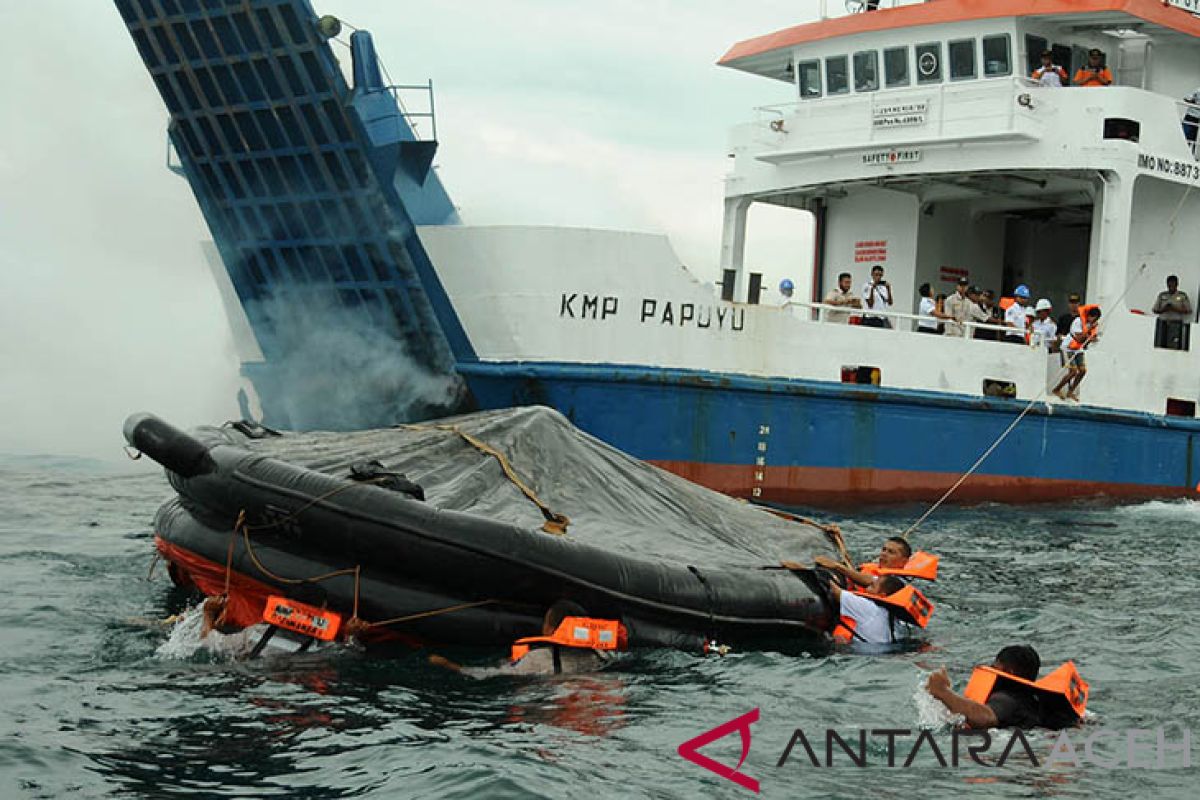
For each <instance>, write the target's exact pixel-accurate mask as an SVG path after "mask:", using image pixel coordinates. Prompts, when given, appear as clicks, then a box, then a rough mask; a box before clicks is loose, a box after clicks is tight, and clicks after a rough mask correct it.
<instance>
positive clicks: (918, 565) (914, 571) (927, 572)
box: [858, 550, 939, 581]
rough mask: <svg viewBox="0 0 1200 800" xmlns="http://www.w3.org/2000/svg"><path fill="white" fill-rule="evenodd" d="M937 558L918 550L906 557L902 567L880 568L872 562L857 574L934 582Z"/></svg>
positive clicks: (864, 565) (861, 568) (863, 566)
mask: <svg viewBox="0 0 1200 800" xmlns="http://www.w3.org/2000/svg"><path fill="white" fill-rule="evenodd" d="M938 561H939V558H938V556H935V555H933V554H932V553H926V552H924V551H922V550H918V551H917V552H915V553H913V554H912V555H911V556H909V557H908V561H906V562H904V566H903V567H881V566H879V565H878V564H877V563H875V562H874V561H869V562H867V563H866V564H862V565H861V566H859V568H858V571H859V572H865V573H866V574H868V575H875V576H879V575H897V576H899V577H901V578H920V579H921V580H926V581H936V580H937V572H938Z"/></svg>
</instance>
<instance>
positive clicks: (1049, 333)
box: [1033, 297, 1058, 353]
mask: <svg viewBox="0 0 1200 800" xmlns="http://www.w3.org/2000/svg"><path fill="white" fill-rule="evenodd" d="M1034 311H1035V312H1036V313H1037V316H1036V317H1035V318H1034V320H1033V337H1034V340H1035V343H1036V342H1040V343H1041V344H1042V346H1043V347H1045V348H1046V349H1047V350H1049V351H1050V352H1052V353H1053V352H1055V351H1056V350H1058V323H1056V322H1055V321H1054V320H1053V319H1051V318H1050V316H1051V312H1053V311H1054V306H1052V305H1050V301H1049V300H1047V299H1046V298H1044V297H1043V298H1042V299H1041V300H1038V301H1037V305H1036V306H1034Z"/></svg>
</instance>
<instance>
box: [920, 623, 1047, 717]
mask: <svg viewBox="0 0 1200 800" xmlns="http://www.w3.org/2000/svg"><path fill="white" fill-rule="evenodd" d="M992 668H993V669H996V670H999V671H1000V672H1004V673H1007V674H1009V675H1013V676H1015V677H1018V678H1024V679H1025V680H1027V681H1036V680H1037V677H1038V671H1039V670H1040V669H1041V668H1042V659H1041V657H1040V656H1038V654H1037V651H1036V650H1034V649H1033V648H1032V647H1030V646H1029V645H1026V644H1020V645H1010V646H1009V647H1005V648H1004V649H1003V650H1001V651H1000V652H999V653H997V654H996V660H995V661H993V662H992ZM925 688H926V689H928V690H929V693H930V694H931V695H933V697H934V699H936V700H938V701H939V702H941V704H942V705H944V706H945V707H946V708H948V709H949V710H950V711H951V713H954V714H961V715H962V716H963V717H965V718H966V721H967V727H968V728H979V729H986V728H1026V729H1027V728H1033V727H1036V726H1038V725H1041V724H1043V723H1042V715H1041V712H1040V710H1039V703H1038V697H1037V694H1036V693H1035V692H1034V691H1033V690H1032V689H1029V688H1027V687H1024V686H1022V685H1020V684H1017V683H1014V682H1011V681H1007V682H1005V683H1004V684H1002V685H1001V686H1000V687H999V688H997V689H995V690H993V691H992V693H991V694H989V695H988V698H987V701H986V702H983V703H980V702H978V701H976V700H971V699H969V698H967V697H964V696H963V695H961V694H958V693H957V692H955V691H954V690H953V689H952V688H951V687H950V676H949V675H948V674H947V673H946V668H945V667H942V668H941V669H939V670H938V671H937V672H934V673H933V674H932V675H930V676H929V680H928V681H927V682H926V684H925Z"/></svg>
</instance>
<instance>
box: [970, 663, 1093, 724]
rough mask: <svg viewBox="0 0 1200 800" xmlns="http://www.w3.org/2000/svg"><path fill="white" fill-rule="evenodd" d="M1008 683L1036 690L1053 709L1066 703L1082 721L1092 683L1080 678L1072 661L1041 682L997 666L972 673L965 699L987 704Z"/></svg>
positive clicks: (978, 668)
mask: <svg viewBox="0 0 1200 800" xmlns="http://www.w3.org/2000/svg"><path fill="white" fill-rule="evenodd" d="M1004 681H1009V682H1012V683H1016V684H1020V685H1021V686H1026V687H1029V688H1030V689H1033V690H1034V692H1036V693H1037V694H1038V695H1039V696H1040V697H1041V698H1042V699H1043V701H1044V702H1047V703H1049V704H1051V707H1052V709H1053V706H1054V705H1058V706H1060V707H1061V706H1062V704H1064V703H1065V704H1066V707H1068V708H1069V709H1070V710H1071V712H1072V713H1074V714H1075V716H1076V717H1077V718H1082V717H1083V712H1084V711H1086V710H1087V699H1088V684H1087V681H1085V680H1084V679H1083V678H1082V677H1081V676H1080V674H1079V670H1077V669H1075V664H1074V662H1071V661H1068V662H1067V663H1065V664H1063V665H1062V666H1061V667H1059V668H1058V669H1056V670H1054V671H1053V672H1051V673H1050V674H1049V675H1047V676H1046V677H1044V678H1042V679H1041V680H1040V681H1031V680H1026V679H1025V678H1018V677H1017V676H1016V675H1011V674H1009V673H1007V672H1001V671H1000V670H998V669H996V668H995V667H976V668H975V671H974V672H972V673H971V680H969V681H968V682H967V688H966V690H965V691H964V692H963V696H964V697H966V698H967V699H968V700H974V701H975V702H976V703H986V702H987V699H988V698H989V697H991V695H992V692H993V691H994V690H995V688H996V684H997V683H999V684H1003V682H1004Z"/></svg>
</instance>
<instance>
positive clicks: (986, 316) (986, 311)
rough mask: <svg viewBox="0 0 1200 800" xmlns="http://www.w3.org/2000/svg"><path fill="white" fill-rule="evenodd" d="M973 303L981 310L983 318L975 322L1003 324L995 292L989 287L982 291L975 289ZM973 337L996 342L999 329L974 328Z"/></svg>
mask: <svg viewBox="0 0 1200 800" xmlns="http://www.w3.org/2000/svg"><path fill="white" fill-rule="evenodd" d="M975 305H977V306H978V307H979V309H980V311H982V312H983V318H982V319H978V320H976V321H977V322H982V323H984V324H985V325H996V326H1000V325H1003V324H1004V312H1003V311H1002V310H1001V309H1000V306H999V305H997V304H996V293H995V292H993V291H992V290H991V289H987V290H985V291H982V292H981V291H979V290H976V292H975ZM975 338H976V339H983V340H985V341H988V342H996V341H999V340H1000V331H995V330H991V329H987V330H984V329H980V328H976V329H975Z"/></svg>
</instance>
